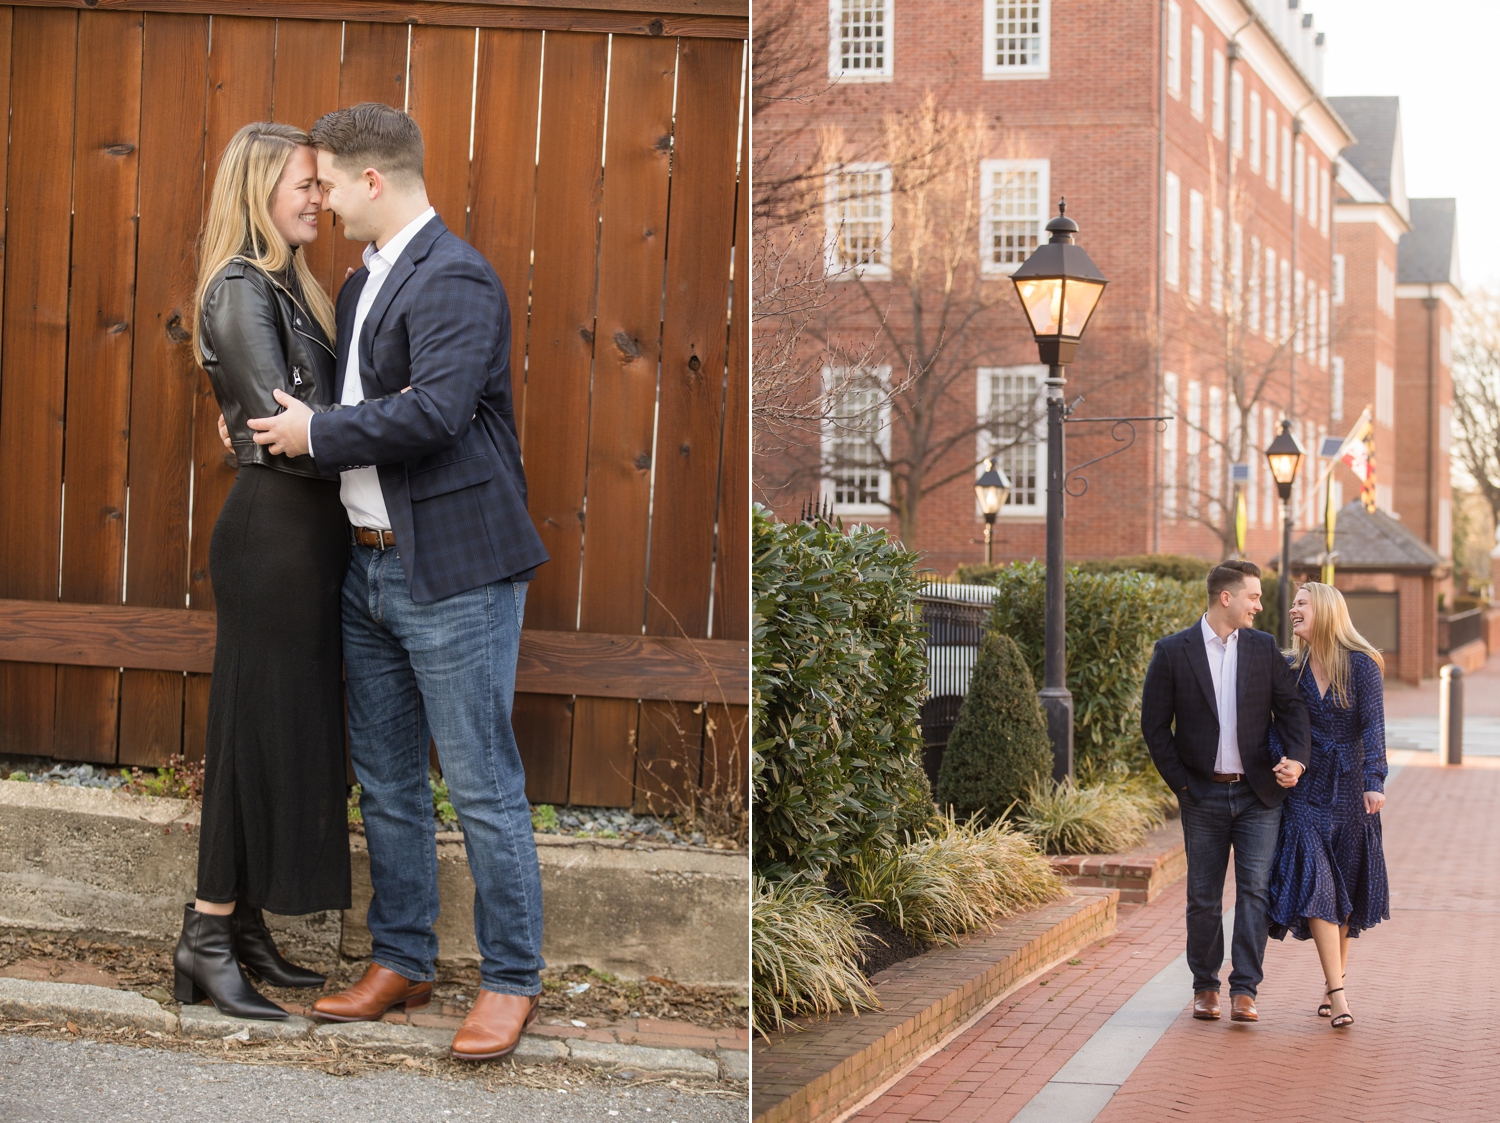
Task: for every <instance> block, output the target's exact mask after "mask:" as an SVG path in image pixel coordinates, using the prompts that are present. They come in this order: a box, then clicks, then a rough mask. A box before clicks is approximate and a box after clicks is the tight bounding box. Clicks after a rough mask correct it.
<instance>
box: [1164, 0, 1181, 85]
mask: <svg viewBox="0 0 1500 1123" xmlns="http://www.w3.org/2000/svg"><path fill="white" fill-rule="evenodd" d="M1167 93H1169V94H1171V95H1172V96H1173V97H1175V98H1180V97H1182V5H1181V4H1179V3H1177V0H1168V3H1167Z"/></svg>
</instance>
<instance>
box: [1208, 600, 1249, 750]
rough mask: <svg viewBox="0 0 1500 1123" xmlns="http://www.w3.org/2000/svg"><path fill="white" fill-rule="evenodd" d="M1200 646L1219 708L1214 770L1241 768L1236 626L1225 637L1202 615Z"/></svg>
mask: <svg viewBox="0 0 1500 1123" xmlns="http://www.w3.org/2000/svg"><path fill="white" fill-rule="evenodd" d="M1202 625H1203V646H1204V647H1205V648H1206V649H1207V651H1208V672H1209V674H1211V675H1212V676H1213V680H1214V704H1215V705H1216V706H1217V707H1218V710H1219V751H1218V753H1217V754H1216V755H1215V756H1214V771H1215V772H1226V773H1232V772H1238V773H1243V772H1244V771H1245V765H1244V762H1243V761H1241V760H1240V729H1239V707H1238V704H1237V693H1238V692H1237V690H1236V686H1237V684H1238V682H1239V666H1240V633H1239V630H1238V629H1236V630H1235V631H1232V632H1230V633H1229V638H1228V639H1227V640H1222V639H1220V638H1219V636H1218V633H1217V632H1215V631H1214V630H1213V628H1211V627H1210V626H1209V623H1208V614H1207V613H1204V615H1203V621H1202Z"/></svg>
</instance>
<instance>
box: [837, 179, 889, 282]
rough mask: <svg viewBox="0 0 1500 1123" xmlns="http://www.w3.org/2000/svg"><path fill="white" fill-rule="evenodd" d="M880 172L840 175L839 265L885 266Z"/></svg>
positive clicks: (882, 195)
mask: <svg viewBox="0 0 1500 1123" xmlns="http://www.w3.org/2000/svg"><path fill="white" fill-rule="evenodd" d="M884 186H885V184H884V176H883V174H882V173H881V172H878V171H874V172H840V173H839V178H838V215H837V219H838V224H839V244H838V254H839V264H840V265H843V266H846V267H848V266H856V265H884V264H885V263H886V261H885V245H884V241H885V213H884V211H885V192H884Z"/></svg>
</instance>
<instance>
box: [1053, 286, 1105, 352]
mask: <svg viewBox="0 0 1500 1123" xmlns="http://www.w3.org/2000/svg"><path fill="white" fill-rule="evenodd" d="M1103 292H1104V285H1103V284H1102V283H1101V282H1099V281H1079V280H1074V279H1073V278H1071V277H1070V278H1069V279H1068V287H1067V290H1066V299H1065V300H1064V302H1063V322H1062V334H1063V335H1065V336H1067V337H1068V338H1070V339H1077V338H1079V337H1081V336H1082V335H1083V329H1084V325H1086V324H1087V323H1088V322H1089V316H1090V315H1091V314H1092V313H1093V311H1094V305H1096V304H1098V303H1099V297H1100V295H1101V294H1102V293H1103Z"/></svg>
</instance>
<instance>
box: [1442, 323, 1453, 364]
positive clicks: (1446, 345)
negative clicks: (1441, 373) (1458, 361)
mask: <svg viewBox="0 0 1500 1123" xmlns="http://www.w3.org/2000/svg"><path fill="white" fill-rule="evenodd" d="M1438 362H1439V363H1441V364H1442V365H1443V366H1445V367H1451V366H1452V365H1453V332H1451V331H1450V330H1449V329H1447V328H1438Z"/></svg>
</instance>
